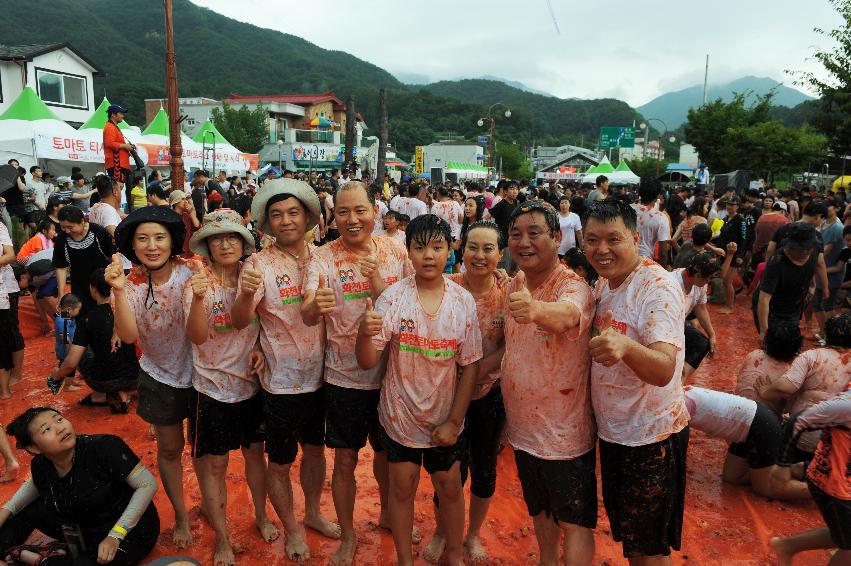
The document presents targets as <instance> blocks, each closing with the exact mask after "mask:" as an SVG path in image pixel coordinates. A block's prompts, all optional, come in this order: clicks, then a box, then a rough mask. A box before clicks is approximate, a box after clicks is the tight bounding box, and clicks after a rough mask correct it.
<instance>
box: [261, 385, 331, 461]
mask: <svg viewBox="0 0 851 566" xmlns="http://www.w3.org/2000/svg"><path fill="white" fill-rule="evenodd" d="M326 387H327V386H326ZM323 389H325V388H324V387H323V388H320V389H317V390H316V391H311V392H310V393H293V394H284V395H275V394H273V393H269V392H268V391H264V392H263V413H264V415H265V418H266V453H267V454H269V461H270V462H272V463H274V464H278V465H281V466H285V465H288V464H292V463H293V462H295V458H296V456H297V455H298V445H299V443H301V444H310V445H311V446H322V445H323V444H324V442H325V410H324V409H325V408H324V405H323Z"/></svg>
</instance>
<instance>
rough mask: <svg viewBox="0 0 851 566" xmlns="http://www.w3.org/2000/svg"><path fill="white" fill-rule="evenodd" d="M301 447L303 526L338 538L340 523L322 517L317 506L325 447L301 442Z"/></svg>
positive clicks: (300, 477) (323, 484) (323, 483)
mask: <svg viewBox="0 0 851 566" xmlns="http://www.w3.org/2000/svg"><path fill="white" fill-rule="evenodd" d="M301 449H302V453H301V469H300V470H299V479H300V480H301V489H302V490H303V491H304V526H305V527H307V528H309V529H313V530H314V531H316V532H318V533H319V534H321V535H324V536H326V537H328V538H333V539H338V538H340V525H338V524H336V523H332V522H331V521H329V520H328V519H326V518H325V517H323V516H322V511H321V510H320V508H319V504H320V501H321V499H322V488H323V487H324V486H325V447H324V446H313V445H312V444H303V445H302V446H301Z"/></svg>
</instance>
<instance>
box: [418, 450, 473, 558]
mask: <svg viewBox="0 0 851 566" xmlns="http://www.w3.org/2000/svg"><path fill="white" fill-rule="evenodd" d="M431 483H432V484H433V485H434V489H435V491H436V492H437V495H438V497H439V498H440V509H438V513H439V514H440V522H441V524H442V525H443V527H444V532H445V533H446V550H445V551H444V555H445V556H446V563H447V564H448V565H449V566H463V564H464V546H463V544H462V542H463V540H464V488H463V487H462V486H461V463H460V462H455V463H454V464H453V465H452V467H451V468H449V470H447V471H445V472H435V473H433V474H432V475H431ZM411 512H412V515H411V524H413V505H412V506H411Z"/></svg>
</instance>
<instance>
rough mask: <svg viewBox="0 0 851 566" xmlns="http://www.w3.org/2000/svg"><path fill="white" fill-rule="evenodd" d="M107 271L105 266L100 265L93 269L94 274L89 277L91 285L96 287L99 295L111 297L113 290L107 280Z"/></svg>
mask: <svg viewBox="0 0 851 566" xmlns="http://www.w3.org/2000/svg"><path fill="white" fill-rule="evenodd" d="M105 272H106V270H105V269H104V268H103V267H99V268H97V269H95V270H94V271H92V275H91V276H90V277H89V286H90V287H94V289H95V291H97V292H98V295H100V296H101V297H104V298H106V297H109V295H110V293H111V292H112V289H111V287H110V286H109V283H107V282H106V276H105Z"/></svg>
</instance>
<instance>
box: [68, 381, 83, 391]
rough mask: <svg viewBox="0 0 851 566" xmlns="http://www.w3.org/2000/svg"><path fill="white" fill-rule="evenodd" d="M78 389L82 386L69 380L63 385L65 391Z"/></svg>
mask: <svg viewBox="0 0 851 566" xmlns="http://www.w3.org/2000/svg"><path fill="white" fill-rule="evenodd" d="M80 389H82V387H80V386H79V385H74V384H73V383H71V382H68V383H66V384H65V387H64V390H65V391H70V392H74V391H79V390H80Z"/></svg>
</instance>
